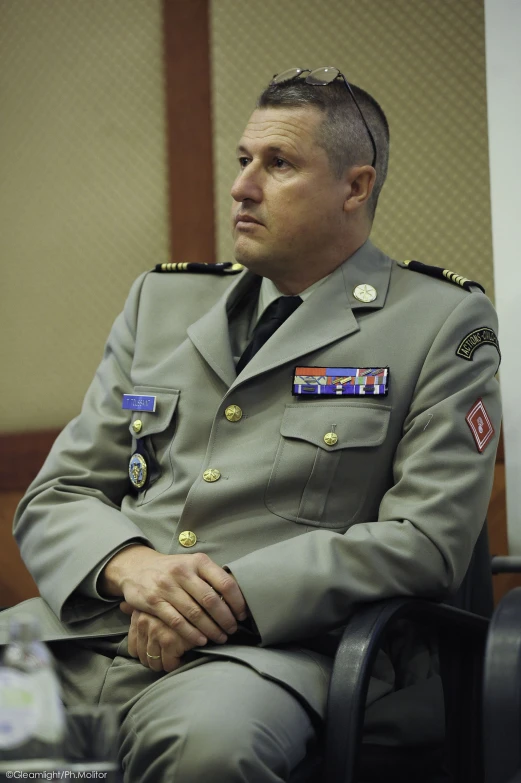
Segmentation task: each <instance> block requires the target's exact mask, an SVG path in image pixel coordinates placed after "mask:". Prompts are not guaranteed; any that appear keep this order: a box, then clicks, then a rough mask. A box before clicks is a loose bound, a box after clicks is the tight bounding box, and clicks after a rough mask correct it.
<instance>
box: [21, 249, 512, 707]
mask: <svg viewBox="0 0 521 783" xmlns="http://www.w3.org/2000/svg"><path fill="white" fill-rule="evenodd" d="M259 284H260V278H259V277H257V276H255V275H253V274H251V273H250V272H242V273H240V274H239V275H238V276H237V277H233V278H231V279H230V278H229V277H217V276H213V275H212V276H210V275H196V274H156V273H147V274H144V275H142V276H141V277H140V278H139V279H138V280H137V281H136V283H135V284H134V286H133V288H132V290H131V293H130V296H129V298H128V301H127V303H126V306H125V309H124V312H123V313H122V314H121V315H120V316H119V317H118V318H117V320H116V322H115V324H114V327H113V329H112V332H111V334H110V337H109V339H108V343H107V346H106V350H105V354H104V357H103V360H102V362H101V364H100V366H99V369H98V371H97V373H96V376H95V378H94V380H93V383H92V385H91V387H90V389H89V391H88V393H87V395H86V398H85V402H84V405H83V409H82V412H81V414H80V415H79V416H78V417H77V418H76V419H75V420H74V421H73V422H71V424H69V425H68V426H67V427H66V428H65V430H64V431H63V432H62V434H61V435H60V436H59V437H58V439H57V441H56V443H55V445H54V447H53V449H52V451H51V453H50V455H49V457H48V459H47V461H46V463H45V465H44V467H43V469H42V471H41V472H40V474H39V475H38V477H37V478H36V480H35V481H34V482H33V484H32V485H31V487H30V488H29V490H28V492H27V495H26V497H25V498H24V500H23V501H22V503H21V505H20V508H19V510H18V513H17V516H16V519H15V524H14V533H15V536H16V539H17V541H18V543H19V546H20V548H21V553H22V557H23V559H24V561H25V563H26V564H27V566H28V568H29V570H30V572H31V573H32V575H33V577H34V579H35V580H36V583H37V584H38V586H39V589H40V592H41V596H42V598H43V600H42V599H33V600H32V601H31V602H30V603H29V605H27V607H26V608H28V609H30V610H31V611H32V612H33V613H36V614H38V615H39V617H40V620H41V622H42V623H43V626H44V638H45V639H47V640H51V639H63V638H67V637H68V638H70V637H76V638H82V637H83V638H85V637H91V636H107V635H112V634H114V635H116V634H121V633H124V632H125V629H126V628H127V627H128V623H129V619H128V617H127V616H126V615H123V614H122V612H121V611H120V610H119V608H118V605H117V602H114V603H107V602H104V601H101V600H98V599H96V598H92V597H88V596H86V595H83V594H81V593H80V592H79V591H78V590H77V588H78V586H79V585H80V583H81V582H82V580H84V578H85V577H86V576H87V575H88V574H89V573H90V572H91V571H92V570H93V569H94V568H95V567H96V565H97V564H99V563H101V562H102V561H103V560H104V559H105V558H106V557H107V555H108V554H109V553H110V552H112V551H113V550H114V549H115V548H117V547H119V546H121V545H124V544H125V543H126V542H130V541H136V540H137V541H142V542H143V543H146V544H148V545H149V546H151V547H154V548H155V549H156V550H158V551H159V552H164V553H171V554H173V553H184V554H186V553H187V552H199V551H200V552H205V553H206V554H208V555H209V556H210V557H211V558H212V559H213V560H214V561H216V562H217V563H218V564H221V565H225V564H226V565H227V566H228V567H229V568H230V570H231V571H232V573H233V574H234V576H235V577H236V579H237V581H238V583H239V586H240V588H241V590H242V592H243V593H244V596H245V599H246V601H247V603H248V606H249V609H250V612H251V614H252V617H253V619H254V621H255V624H256V626H257V629H258V632H259V634H260V643H259V644H258V645H251V646H244V645H239V644H234V643H233V637H232V638H231V639H230V641H229V643H228V644H227V645H225V646H224V647H222V646H218V645H208V646H206V647H205V648H202V649H204V652H206V653H210V654H215V655H225V656H229V657H231V658H236V659H239V660H241V661H244V662H245V663H247V664H249V665H251V666H253V667H255V668H256V669H257V670H258V671H259V672H261V673H262V674H265V675H266V676H268V677H270V678H272V679H275V680H278V681H280V682H283V683H285V685H286V687H288V688H290V689H292V690H293V691H294V692H295V693H297V694H300V696H301V697H302V698H303V699H304V700H306V701H307V703H308V705H310V706H311V707H312V708H313V709H314V710H315V711H316V712H317V713H318V714H322V713H323V710H324V704H325V697H326V690H327V679H328V667H327V665H325V664H324V660H326V659H325V657H324V656H321V655H318V654H317V655H315V654H313V653H311V652H309V651H306V649H305V648H306V644H305V643H303V640H305V639H308V638H309V637H316V636H319V635H321V634H324V633H325V632H327V631H329V630H331V629H333V628H335V627H337V626H339V625H340V624H341V623H343V622H344V621H345V620H346V618H347V617H348V616H349V614H350V612H351V611H352V609H353V605H354V604H357V603H359V602H366V601H373V600H375V599H382V598H386V597H389V596H397V595H405V596H408V595H413V596H427V597H433V598H443V597H445V596H446V595H447V594H448V593H450V592H451V591H454V590H455V589H456V588H457V587H458V585H459V584H460V582H461V580H462V579H463V576H464V574H465V571H466V568H467V565H468V563H469V559H470V556H471V553H472V549H473V546H474V543H475V541H476V538H477V536H478V533H479V531H480V528H481V526H482V523H483V520H484V518H485V514H486V510H487V504H488V500H489V496H490V492H491V487H492V479H493V467H494V459H495V452H496V446H497V439H498V435H499V426H500V401H499V388H498V382H497V380H496V378H495V374H496V372H497V369H498V364H499V354H498V349H497V347H496V346H495V345H493V344H491V343H486V342H483V341H481V342H479V340H478V342H477V343H476V339H477V338H476V339H474V343H473V345H474V346H475V345H476V344H477V345H478V347H477V348H475V350H474V349H472V350H471V351H470V358H469V357H468V356H467V357H466V358H465V357H464V356H461V355H458V354H457V350H458V346H459V345H460V343H461V342H462V341H463V340H464V338H465V337H467V335H469V334H471V333H473V332H475V330H480V329H482V328H483V327H489V328H490V329H492V330H495V329H496V316H495V312H494V310H493V307H492V305H491V303H490V301H489V300H488V298H487V297H486V296H485V295H483V294H482V293H481V292H479V291H473V292H467V291H465V290H462V289H461V288H460V287H458V286H455V285H452V284H450V283H448V282H444V281H440V280H435V279H432V278H430V277H427V276H424V275H421V274H418V273H417V272H412V271H410V270H408V269H406V268H403V267H402V266H400V265H399V264H398V263H397V262H395V261H392V260H391V259H390V258H389V257H387V256H386V255H384V254H383V253H382V252H380V251H379V250H378V249H376V248H375V247H374V246H373V245H372V244H371V243H370V242H366V243H365V245H363V246H362V247H361V248H360V249H359V250H358V251H357V252H356V253H355V254H354V255H353V256H352V257H351V258H349V259H348V260H347V261H346V262H345V263H344V264H343V265H342V266H340V267H339V268H338V269H337V270H336V271H335V272H334V273H333V274H332V275H331V276H330V277H329V278H328V279H327V280H326V281H325V282H324V283H323V284H322V285H321V286H320V287H319V288H318V289H317V290H316V291H315V292H314V293H313V294H312V295H311V296H310V297H309V298H308V299H307V300H306V301H304V303H303V304H302V305H301V306H300V307H299V309H298V310H297V311H296V312H295V313H294V314H293V315H292V316H291V317H290V318H289V319H288V320H287V321H286V322H285V323H284V324H283V325H282V326H281V327H280V329H279V330H278V331H277V332H276V333H275V334H274V335H273V337H271V339H270V340H269V341H268V342H267V343H266V344H265V345H264V346H263V347H262V348H261V350H260V351H259V352H258V353H257V354H256V356H254V358H253V359H252V361H251V362H250V363H249V364H248V365H247V366H246V367H245V369H244V370H243V371H242V372H241V373H240V375H239V376H238V377H237V375H236V371H235V365H234V361H233V356H234V354H235V355H237V350H238V349H237V346H239V347H244V345H245V344H246V342H247V332H248V328H249V324H250V321H251V317H252V313H253V312H254V309H255V303H256V299H257V293H258V288H259ZM363 284H368V285H371V286H373V287H374V288H375V289H376V291H377V298H376V299H375V301H373V302H369V303H362V302H360V301H357V299H356V298H355V297H354V295H353V291H354V289H355V287H356V286H358V285H363ZM230 335H232V341H231V340H230ZM470 340H471V342H472V338H470ZM467 345H468V341H467ZM460 353H461V351H460ZM467 353H468V352H467ZM295 366H306V367H319V368H324V367H325V368H328V367H329V368H331V367H360V368H370V367H372V368H381V367H389V373H390V382H389V393H388V396H370V395H367V396H337V397H335V398H332V399H331V398H323V399H321V398H309V397H308V398H306V397H295V396H292V383H293V375H294V368H295ZM124 393H137V394H145V395H155V397H156V401H157V407H156V411H155V413H146V412H132V411H128V410H123V409H122V407H121V403H122V396H123V394H124ZM480 400H481V401H482V405H483V407H484V410H485V412H486V414H488V418H489V422H490V424H491V426H492V427H493V428H494V430H495V432H494V434H493V436H492V435H491V429H490V427H489V424H487V420H486V418H485V419H483V417H482V418H481V424H480V423H479V422H478V424H476V427H477V430H478V431H477V432H476V434H473V432H472V430H471V425H470V424H469V422H468V421H467V416H468V414H469V413H470V412H471V410H472V409H473V407H474V406H475V404H476V403H478V406H479V401H480ZM230 405H237V406H239V407H240V409H241V411H242V418H241V419H240V420H239V421H229V420H228V419H227V417H226V415H225V410H226V408H227V407H228V406H230ZM479 411H481V407H479ZM136 418H139V419H140V420H141V421H142V429H141V431H140V432H139V434H137V435H136V433H135V431H134V428H133V427H132V423H133V421H134V420H135V419H136ZM474 421H476V418H475V417H474ZM476 427H475V429H476ZM330 432H334V433H335V434H336V435H337V436H338V440H337V442H336V443H335V444H334V445H328V444H327V443H326V442H325V441H324V436H325V435H326V434H327V433H330ZM480 433H481V434H480ZM136 438H142V439H144V442H145V443H146V444H147V447H148V450H149V452H151V453H153V455H154V460H155V464H156V470H154V471H153V480H152V483H151V485H150V486H149V487H148V488H147V489H146V490H145V491H142V492H134V491H131V486H130V483H129V475H128V466H129V459H130V457H131V455H132V454H133V453H134V451H135V450H136ZM481 439H485V440H486V441H487V442H486V443H485V445H484V447H483V450H480V448H481V445H482V444H481ZM329 440H331V439H329ZM480 444H481V445H480ZM209 468H211V469H214V470H216V471H219V473H220V478H219V479H218V480H217V481H213V482H208V481H205V480H204V479H203V474H204V472H205V470H207V469H209ZM214 475H216V474H214ZM183 531H191V532H193V533H195V535H196V536H197V543H196V545H195V546H194V547H193V548H191V549H186V548H184V547H183V546H182V545H181V544H180V541H179V535H180V533H181V532H183ZM10 611H11V612H16V611H17V608H14V609H12V610H10Z"/></svg>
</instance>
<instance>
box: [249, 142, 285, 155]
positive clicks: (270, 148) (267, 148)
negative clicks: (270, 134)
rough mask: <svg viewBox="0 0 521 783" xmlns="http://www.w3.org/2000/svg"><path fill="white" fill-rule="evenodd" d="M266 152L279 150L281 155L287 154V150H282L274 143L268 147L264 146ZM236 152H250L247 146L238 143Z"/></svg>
mask: <svg viewBox="0 0 521 783" xmlns="http://www.w3.org/2000/svg"><path fill="white" fill-rule="evenodd" d="M266 152H272V153H274V152H275V153H276V152H279V153H280V154H281V155H288V151H287V150H284V149H283V148H282V147H279V146H278V145H276V144H270V146H269V147H266ZM237 153H245V154H246V155H249V154H250V152H249V150H248V148H247V147H245V146H244V145H243V144H239V146H238V147H237Z"/></svg>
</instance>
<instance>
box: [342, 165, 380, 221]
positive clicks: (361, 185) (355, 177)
mask: <svg viewBox="0 0 521 783" xmlns="http://www.w3.org/2000/svg"><path fill="white" fill-rule="evenodd" d="M345 176H346V185H347V189H346V198H345V201H344V212H355V211H356V210H357V209H360V208H361V207H363V206H364V205H366V204H367V202H368V201H369V199H370V197H371V193H372V192H373V188H374V183H375V180H376V171H375V170H374V168H373V167H372V166H368V165H366V166H351V168H350V169H348V171H347V172H346V175H345Z"/></svg>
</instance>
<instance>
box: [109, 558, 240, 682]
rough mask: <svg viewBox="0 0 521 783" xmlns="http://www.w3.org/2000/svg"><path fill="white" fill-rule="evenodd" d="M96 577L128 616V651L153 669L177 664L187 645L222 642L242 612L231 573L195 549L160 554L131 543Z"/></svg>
mask: <svg viewBox="0 0 521 783" xmlns="http://www.w3.org/2000/svg"><path fill="white" fill-rule="evenodd" d="M100 579H101V581H100V588H101V590H102V592H103V593H104V594H106V595H109V596H122V597H123V599H124V600H123V601H122V603H121V604H120V608H121V610H122V611H123V612H125V613H126V614H128V615H130V616H131V621H130V629H129V634H128V651H129V654H130V655H131V656H132V657H134V658H139V660H140V661H141V663H142V664H143V665H144V666H147V667H148V668H150V669H153V670H154V671H157V672H161V671H165V672H171V671H174V670H175V669H177V668H179V666H181V665H182V660H181V658H182V656H183V654H184V653H186V652H187V651H188V650H191V649H192V648H193V647H198V646H201V645H204V644H206V643H207V642H208V641H212V642H216V643H217V644H224V642H226V641H227V639H228V635H229V634H233V633H235V631H236V630H237V621H240V620H245V619H246V617H247V616H248V611H247V606H246V602H245V600H244V596H243V595H242V592H241V590H240V588H239V585H238V584H237V582H236V581H235V579H234V577H233V576H232V574H230V573H228V572H227V571H225V570H224V569H223V568H221V567H220V566H218V565H217V563H214V562H213V560H211V559H210V558H209V557H208V555H205V554H203V553H200V552H197V553H194V554H186V555H163V554H161V553H159V552H156V551H155V550H153V549H150V548H149V547H147V546H143V545H141V544H136V545H131V546H128V547H126V548H125V549H122V550H121V551H120V552H118V553H117V554H116V555H114V557H113V558H112V559H111V560H110V561H109V562H108V563H107V565H106V566H105V568H104V570H103V572H102V574H101V577H100ZM147 653H148V655H147Z"/></svg>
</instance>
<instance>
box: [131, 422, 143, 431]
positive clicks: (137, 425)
mask: <svg viewBox="0 0 521 783" xmlns="http://www.w3.org/2000/svg"><path fill="white" fill-rule="evenodd" d="M142 426H143V422H142V421H141V419H136V420H135V421H134V422H132V429H133V430H134V432H141V427H142Z"/></svg>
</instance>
